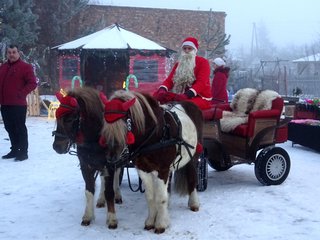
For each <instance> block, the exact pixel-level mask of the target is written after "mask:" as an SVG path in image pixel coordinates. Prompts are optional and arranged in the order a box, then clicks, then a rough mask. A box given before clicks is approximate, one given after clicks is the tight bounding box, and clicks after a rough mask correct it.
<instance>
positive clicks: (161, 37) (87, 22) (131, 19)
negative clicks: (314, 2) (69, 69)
mask: <svg viewBox="0 0 320 240" xmlns="http://www.w3.org/2000/svg"><path fill="white" fill-rule="evenodd" d="M225 18H226V13H225V12H213V11H194V10H176V9H159V8H138V7H118V6H101V5H88V7H87V8H86V9H84V10H83V11H81V12H80V13H79V14H78V15H76V16H74V17H73V19H72V20H71V22H70V24H69V26H68V27H69V38H70V40H72V39H75V38H78V37H80V36H84V35H87V34H88V33H92V32H94V31H97V30H100V29H103V28H105V27H107V26H109V25H111V24H114V23H118V24H119V25H120V26H123V27H124V28H125V29H127V30H129V31H132V32H135V33H137V34H139V35H141V36H144V37H146V38H149V39H151V40H153V41H155V42H157V43H159V44H162V45H163V46H165V47H167V48H170V49H172V50H177V49H178V48H179V47H180V44H181V42H182V40H183V39H184V38H185V37H188V36H194V37H196V38H197V39H198V40H199V45H200V49H199V50H200V52H199V53H200V54H203V51H204V50H205V49H206V47H205V46H206V44H207V43H205V40H204V36H205V34H206V33H207V32H208V25H209V23H210V22H211V23H213V26H214V28H219V29H220V30H221V31H222V32H223V33H224V32H225ZM211 44H214V43H211Z"/></svg>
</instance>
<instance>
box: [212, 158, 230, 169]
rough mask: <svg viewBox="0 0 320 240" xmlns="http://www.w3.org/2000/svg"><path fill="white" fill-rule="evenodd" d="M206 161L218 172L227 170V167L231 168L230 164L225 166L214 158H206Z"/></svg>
mask: <svg viewBox="0 0 320 240" xmlns="http://www.w3.org/2000/svg"><path fill="white" fill-rule="evenodd" d="M208 163H209V165H210V167H212V168H213V169H214V170H216V171H218V172H223V171H227V170H228V169H229V168H231V167H232V166H229V165H226V166H221V164H220V163H217V162H215V161H214V160H211V161H210V160H208Z"/></svg>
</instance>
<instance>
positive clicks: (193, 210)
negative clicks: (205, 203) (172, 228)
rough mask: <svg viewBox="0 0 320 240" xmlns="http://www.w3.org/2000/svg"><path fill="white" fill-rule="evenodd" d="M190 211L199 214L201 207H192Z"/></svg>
mask: <svg viewBox="0 0 320 240" xmlns="http://www.w3.org/2000/svg"><path fill="white" fill-rule="evenodd" d="M190 210H191V211H192V212H198V211H199V207H196V206H191V207H190Z"/></svg>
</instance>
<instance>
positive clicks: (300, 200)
mask: <svg viewBox="0 0 320 240" xmlns="http://www.w3.org/2000/svg"><path fill="white" fill-rule="evenodd" d="M27 126H28V129H29V145H30V146H29V159H28V160H27V161H23V162H14V161H13V160H12V159H10V160H4V159H0V184H1V188H0V209H1V210H0V239H23V240H29V239H41V240H43V239H54V240H59V239H68V240H70V239H78V240H87V239H95V240H100V239H144V240H145V239H192V240H196V239H201V240H202V239H219V240H221V239H223V240H224V239H228V240H233V239H241V240H242V239H254V240H262V239H263V240H270V239H274V240H275V239H277V240H278V239H283V240H288V239H290V240H295V239H296V240H301V239H308V240H318V239H320V208H319V206H318V205H319V201H320V187H319V182H320V174H319V173H320V160H319V153H317V152H314V151H312V150H310V149H308V148H304V147H302V146H299V145H295V146H294V147H292V146H291V142H289V141H288V142H286V143H284V144H280V145H279V146H281V147H283V148H284V149H286V150H287V151H288V153H289V155H290V158H291V164H292V166H291V172H290V174H289V177H288V178H287V180H286V181H285V182H284V183H283V184H282V185H279V186H269V187H265V186H262V185H260V183H259V182H258V180H257V179H256V178H255V176H254V166H252V165H246V164H242V165H238V166H234V167H232V168H231V169H229V170H228V171H226V172H216V171H214V170H213V169H211V168H210V167H209V182H208V188H207V190H206V191H205V192H201V193H199V198H200V202H201V206H200V211H199V212H191V211H190V210H188V208H187V198H186V197H181V196H179V195H176V194H174V193H172V195H171V198H170V207H169V213H170V217H171V225H170V227H169V228H168V229H167V230H166V232H165V233H164V234H161V235H156V234H154V233H153V231H146V230H143V227H144V220H145V217H146V216H147V208H146V206H147V205H146V201H145V198H144V195H143V194H142V193H140V192H131V191H130V189H129V186H128V178H127V175H125V176H124V179H123V182H122V187H121V188H122V194H123V200H124V203H123V204H122V205H117V215H118V220H119V224H118V228H117V229H115V230H110V229H108V228H107V226H106V223H105V222H106V214H105V210H104V209H95V214H96V219H95V221H94V222H93V223H92V224H91V225H90V226H88V227H83V226H81V225H80V222H81V218H82V214H83V211H84V204H85V197H84V182H83V180H82V176H81V172H80V169H79V164H78V159H77V157H75V156H72V155H69V154H66V155H58V154H57V153H55V151H54V150H53V149H52V142H53V137H51V132H52V131H53V130H54V128H55V121H54V120H47V118H45V117H29V118H28V119H27ZM9 147H10V143H9V141H8V138H7V133H6V131H5V130H4V126H3V124H2V123H1V124H0V155H1V156H2V155H4V154H6V153H7V152H8V151H9ZM130 177H131V178H132V181H133V182H134V183H137V175H136V173H135V170H134V169H130ZM97 186H99V185H98V184H97Z"/></svg>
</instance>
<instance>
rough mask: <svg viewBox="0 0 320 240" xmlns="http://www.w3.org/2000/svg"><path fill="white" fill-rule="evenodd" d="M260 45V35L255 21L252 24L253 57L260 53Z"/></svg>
mask: <svg viewBox="0 0 320 240" xmlns="http://www.w3.org/2000/svg"><path fill="white" fill-rule="evenodd" d="M258 50H259V45H258V36H257V29H256V23H253V26H252V36H251V59H253V57H254V56H255V55H256V54H257V53H258Z"/></svg>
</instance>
